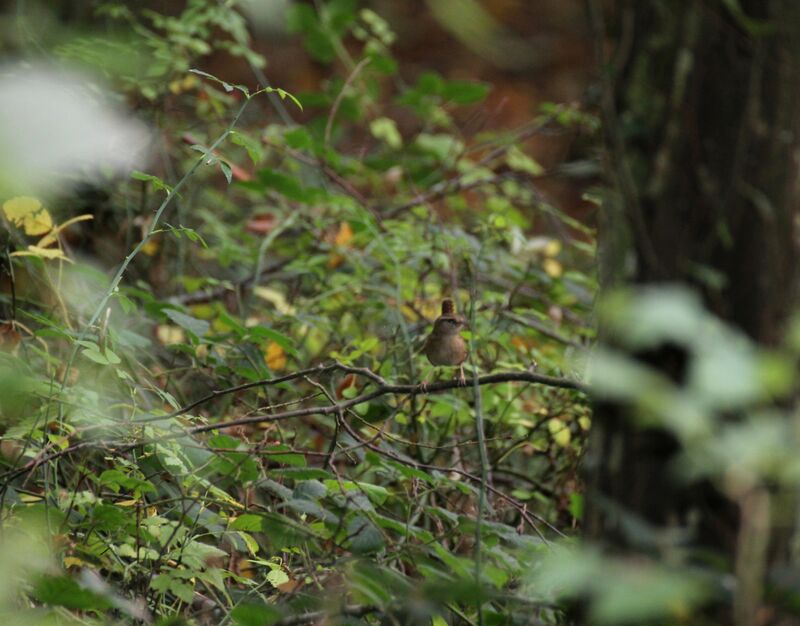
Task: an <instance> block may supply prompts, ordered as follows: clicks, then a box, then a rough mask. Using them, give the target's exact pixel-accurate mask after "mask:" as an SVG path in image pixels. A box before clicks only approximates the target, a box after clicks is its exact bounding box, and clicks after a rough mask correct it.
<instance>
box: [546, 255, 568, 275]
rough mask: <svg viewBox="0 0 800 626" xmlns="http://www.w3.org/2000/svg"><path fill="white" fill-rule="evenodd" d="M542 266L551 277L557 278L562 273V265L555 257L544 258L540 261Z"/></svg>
mask: <svg viewBox="0 0 800 626" xmlns="http://www.w3.org/2000/svg"><path fill="white" fill-rule="evenodd" d="M542 268H543V269H544V271H545V272H546V273H547V275H548V276H550V277H551V278H558V277H559V276H561V274H563V273H564V267H563V266H562V265H561V263H559V262H558V261H556V260H555V259H545V260H544V261H543V262H542Z"/></svg>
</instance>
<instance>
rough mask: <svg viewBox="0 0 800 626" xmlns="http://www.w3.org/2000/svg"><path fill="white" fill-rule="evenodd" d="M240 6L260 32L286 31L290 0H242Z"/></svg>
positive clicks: (283, 32)
mask: <svg viewBox="0 0 800 626" xmlns="http://www.w3.org/2000/svg"><path fill="white" fill-rule="evenodd" d="M239 6H240V7H241V9H242V12H243V13H244V14H245V15H246V16H247V17H248V18H249V19H250V21H251V22H252V24H253V26H254V27H255V28H256V30H258V31H259V32H260V33H272V34H285V33H286V11H287V9H288V8H289V0H241V1H240V2H239Z"/></svg>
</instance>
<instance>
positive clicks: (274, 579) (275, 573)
mask: <svg viewBox="0 0 800 626" xmlns="http://www.w3.org/2000/svg"><path fill="white" fill-rule="evenodd" d="M267 582H268V583H269V584H270V585H272V586H273V587H279V586H281V585H284V584H286V583H288V582H289V576H288V575H287V574H286V572H284V571H283V570H282V569H273V570H271V571H270V572H269V573H268V574H267Z"/></svg>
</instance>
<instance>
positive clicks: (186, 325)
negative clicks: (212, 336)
mask: <svg viewBox="0 0 800 626" xmlns="http://www.w3.org/2000/svg"><path fill="white" fill-rule="evenodd" d="M164 315H166V316H167V317H168V318H169V319H171V320H172V321H173V322H175V323H176V324H177V325H178V326H180V327H181V328H183V329H184V330H188V331H189V332H190V333H192V334H193V335H194V336H195V337H197V338H200V337H203V336H204V335H205V334H206V333H207V332H208V329H209V328H210V327H211V325H210V324H209V323H208V322H207V321H205V320H199V319H197V318H196V317H192V316H191V315H186V313H181V312H180V311H176V310H175V309H164Z"/></svg>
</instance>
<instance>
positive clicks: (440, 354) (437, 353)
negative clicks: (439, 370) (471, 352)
mask: <svg viewBox="0 0 800 626" xmlns="http://www.w3.org/2000/svg"><path fill="white" fill-rule="evenodd" d="M425 356H427V357H428V360H429V361H430V362H431V364H432V365H461V364H462V363H463V362H464V360H465V359H466V358H467V342H466V341H465V340H464V338H463V337H462V336H461V335H455V336H449V337H446V338H440V337H431V338H430V339H429V340H428V343H427V345H426V346H425Z"/></svg>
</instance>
